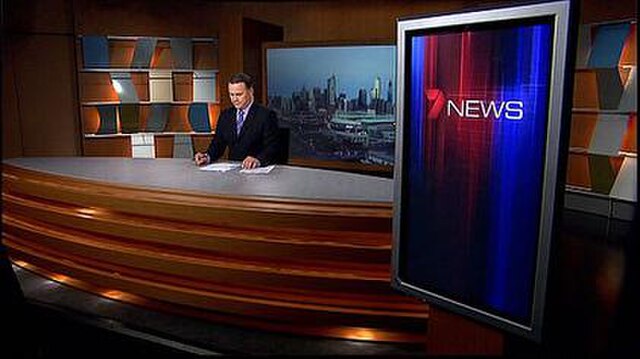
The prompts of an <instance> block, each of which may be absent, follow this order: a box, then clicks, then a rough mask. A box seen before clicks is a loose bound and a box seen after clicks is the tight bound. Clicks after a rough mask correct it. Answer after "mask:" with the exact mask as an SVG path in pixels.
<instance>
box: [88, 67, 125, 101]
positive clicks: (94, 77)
mask: <svg viewBox="0 0 640 359" xmlns="http://www.w3.org/2000/svg"><path fill="white" fill-rule="evenodd" d="M80 101H82V102H91V101H119V99H118V94H117V93H116V91H115V90H114V89H113V86H112V85H111V77H110V75H109V73H107V72H81V73H80Z"/></svg>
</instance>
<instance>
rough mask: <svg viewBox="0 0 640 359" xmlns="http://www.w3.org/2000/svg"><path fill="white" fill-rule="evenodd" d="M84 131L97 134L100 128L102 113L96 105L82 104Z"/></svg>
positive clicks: (84, 132)
mask: <svg viewBox="0 0 640 359" xmlns="http://www.w3.org/2000/svg"><path fill="white" fill-rule="evenodd" d="M81 116H82V133H83V134H95V133H96V132H98V129H99V128H100V113H99V112H98V108H97V107H95V106H82V114H81Z"/></svg>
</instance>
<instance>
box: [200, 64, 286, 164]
mask: <svg viewBox="0 0 640 359" xmlns="http://www.w3.org/2000/svg"><path fill="white" fill-rule="evenodd" d="M228 88H229V97H230V98H231V103H232V104H233V107H230V108H227V109H225V110H224V111H222V113H220V116H219V117H218V125H217V126H216V133H215V137H214V138H213V140H212V141H211V144H210V145H209V148H208V149H207V151H206V152H204V153H202V152H198V153H196V154H195V157H194V160H195V162H196V165H198V166H202V165H206V164H209V163H211V162H215V161H216V160H218V159H219V158H220V156H222V154H223V153H224V151H225V149H226V148H227V147H228V148H229V160H231V161H242V168H247V169H251V168H256V167H260V166H268V165H270V164H273V163H275V162H276V159H277V156H278V153H279V143H278V136H279V132H278V120H277V117H276V114H275V112H273V111H272V110H269V109H268V108H266V107H264V106H262V105H260V104H258V103H255V101H254V97H253V79H252V78H251V76H249V75H247V74H244V73H238V74H235V75H233V76H231V78H230V79H229V84H228Z"/></svg>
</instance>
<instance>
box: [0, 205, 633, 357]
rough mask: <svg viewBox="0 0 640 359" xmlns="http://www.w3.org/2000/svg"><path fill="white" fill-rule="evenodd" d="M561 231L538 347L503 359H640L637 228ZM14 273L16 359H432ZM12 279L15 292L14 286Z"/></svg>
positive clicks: (582, 219) (575, 226)
mask: <svg viewBox="0 0 640 359" xmlns="http://www.w3.org/2000/svg"><path fill="white" fill-rule="evenodd" d="M562 223H563V225H562V227H561V228H560V231H559V235H558V236H557V240H556V242H555V245H554V248H553V253H554V254H553V255H552V258H551V266H550V280H549V286H548V296H547V298H548V299H547V313H546V316H545V327H544V332H543V333H544V335H543V340H542V343H539V344H538V343H532V342H529V341H527V340H524V339H519V338H516V337H513V336H511V335H506V336H505V355H506V356H514V357H529V358H542V357H549V356H559V355H563V356H564V355H570V356H571V357H576V356H578V357H579V356H618V355H622V354H623V353H627V352H628V350H636V351H637V350H638V344H637V341H634V340H633V339H634V338H632V336H633V333H631V332H629V331H627V330H626V328H627V327H629V326H628V323H632V321H633V317H632V316H631V311H630V310H629V308H630V306H631V305H630V303H638V299H637V297H633V296H636V294H634V291H633V290H632V289H631V287H630V284H631V283H637V280H638V279H637V263H638V262H637V256H638V254H639V253H640V251H639V250H638V243H637V238H636V236H634V235H633V234H634V233H637V230H636V232H634V228H633V224H637V223H634V222H618V221H612V220H608V219H606V218H602V217H598V216H593V215H588V214H584V213H581V212H573V211H568V210H566V211H564V213H563V221H562ZM3 260H4V259H3ZM10 268H11V269H12V271H11V272H12V273H13V274H15V276H14V277H13V278H9V280H4V276H3V282H4V283H3V293H5V294H16V295H15V296H8V295H3V297H5V302H6V304H5V305H3V308H4V311H6V312H5V313H4V314H8V315H9V316H10V318H15V320H14V321H6V320H5V321H3V322H4V325H6V326H9V329H10V330H9V334H8V335H7V334H4V335H3V338H4V339H8V341H7V343H8V344H9V345H7V346H4V347H5V349H6V350H8V352H9V354H11V355H10V356H9V357H12V358H13V357H15V358H65V357H78V356H79V357H85V358H99V357H111V358H113V357H119V356H123V355H127V356H133V357H154V358H155V357H175V358H183V357H185V358H189V357H196V356H198V357H201V356H219V355H274V356H275V355H278V356H280V355H328V356H344V355H365V356H399V355H401V356H424V355H426V350H425V346H424V345H406V344H389V343H373V342H365V341H350V340H338V339H323V338H314V337H304V336H295V335H284V334H275V333H269V332H261V331H256V330H249V329H244V328H240V327H235V326H232V325H220V324H215V323H211V322H205V321H202V320H199V319H193V318H187V317H182V316H174V315H170V314H167V313H159V312H153V311H149V310H145V309H141V308H139V307H135V306H132V305H129V304H126V303H122V302H118V301H114V300H110V299H105V298H102V297H97V296H95V295H92V294H88V293H86V292H82V291H80V290H77V289H74V288H72V287H69V286H66V285H64V284H60V283H57V282H54V281H51V280H49V279H46V278H43V277H41V276H39V275H37V274H35V273H32V272H29V271H27V270H25V269H22V268H20V267H17V266H11V267H10ZM9 275H12V274H11V273H9ZM634 276H635V277H634ZM16 279H17V283H19V285H20V288H21V290H20V291H17V292H16V291H12V288H13V287H12V286H11V285H10V283H9V282H10V280H16ZM8 281H9V282H8ZM8 291H12V292H11V293H9V292H8ZM7 298H9V300H6V299H7ZM14 298H15V300H14ZM3 317H4V316H3ZM3 332H4V333H7V331H3ZM3 357H5V358H7V356H4V355H3Z"/></svg>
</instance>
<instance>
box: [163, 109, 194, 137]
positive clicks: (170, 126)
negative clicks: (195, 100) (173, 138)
mask: <svg viewBox="0 0 640 359" xmlns="http://www.w3.org/2000/svg"><path fill="white" fill-rule="evenodd" d="M188 116H189V106H188V105H174V106H171V111H169V121H167V127H165V131H166V132H191V125H190V124H189V117H188Z"/></svg>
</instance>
